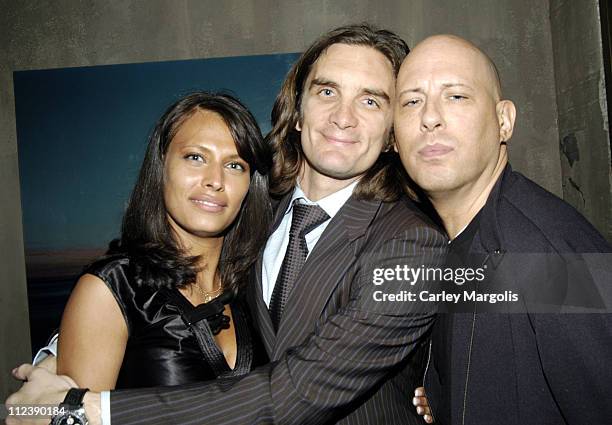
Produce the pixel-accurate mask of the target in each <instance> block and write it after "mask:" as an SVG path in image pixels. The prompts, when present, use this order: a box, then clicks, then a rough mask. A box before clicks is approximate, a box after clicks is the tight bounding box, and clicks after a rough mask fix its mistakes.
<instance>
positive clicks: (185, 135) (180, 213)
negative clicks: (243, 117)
mask: <svg viewBox="0 0 612 425" xmlns="http://www.w3.org/2000/svg"><path fill="white" fill-rule="evenodd" d="M164 177H165V179H164V203H165V207H166V211H167V215H168V220H169V222H170V225H171V227H172V229H173V230H174V232H175V233H176V235H177V236H178V239H179V240H180V241H181V242H182V244H183V245H190V244H189V243H186V242H187V241H189V240H193V238H194V237H198V238H209V237H222V234H223V232H224V231H225V230H226V229H227V228H228V227H229V226H230V225H231V224H232V222H233V221H234V219H235V218H236V216H237V215H238V212H239V211H240V207H241V205H242V201H243V199H244V197H245V196H246V194H247V192H248V189H249V181H250V177H249V165H248V164H247V162H246V161H244V160H243V159H242V158H240V156H239V155H238V151H237V150H236V144H235V143H234V139H233V138H232V135H231V133H230V131H229V129H228V127H227V125H226V124H225V121H223V119H222V118H221V116H219V115H218V114H216V113H214V112H210V111H206V110H199V109H198V110H196V111H195V112H194V113H193V114H192V115H191V116H190V117H189V118H187V119H186V120H185V121H184V122H183V123H182V124H181V125H180V127H179V129H178V131H177V132H176V134H175V136H174V138H173V139H172V142H171V143H170V146H169V147H168V150H167V152H166V155H165V162H164Z"/></svg>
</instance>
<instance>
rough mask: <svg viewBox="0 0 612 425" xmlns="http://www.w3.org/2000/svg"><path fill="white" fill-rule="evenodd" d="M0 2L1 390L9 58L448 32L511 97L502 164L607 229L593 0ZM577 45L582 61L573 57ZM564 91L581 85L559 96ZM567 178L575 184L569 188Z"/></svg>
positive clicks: (20, 329)
mask: <svg viewBox="0 0 612 425" xmlns="http://www.w3.org/2000/svg"><path fill="white" fill-rule="evenodd" d="M0 11H1V13H0V55H1V56H0V57H1V58H2V59H1V63H0V111H1V113H0V179H2V180H1V181H2V184H1V185H0V205H2V207H1V208H0V252H1V253H2V255H1V256H0V347H1V350H2V351H1V353H0V376H1V378H0V397H4V395H5V394H6V393H7V392H8V391H9V390H10V389H14V388H15V387H16V386H17V384H16V383H14V382H12V381H11V380H10V379H9V377H8V376H9V372H8V371H9V370H10V369H11V368H12V367H13V366H14V365H16V364H18V363H20V362H22V361H26V360H28V359H29V357H30V343H29V337H28V334H29V326H28V314H27V298H26V285H25V267H24V253H23V237H22V223H21V201H20V193H19V177H18V176H19V172H18V166H17V164H18V161H17V138H16V130H15V107H14V94H13V80H12V78H13V71H16V70H28V69H47V68H58V67H69V66H87V65H102V64H120V63H134V62H149V61H162V60H177V59H192V58H207V57H222V56H240V55H254V54H270V53H288V52H296V51H301V50H303V49H304V47H305V46H307V45H308V44H309V43H310V42H311V41H312V40H313V39H314V38H315V37H317V36H318V35H320V34H321V33H322V32H324V31H326V30H328V29H330V28H333V27H335V26H338V25H341V24H345V23H352V22H359V21H369V22H372V23H374V24H377V25H379V26H382V27H386V28H389V29H391V30H393V31H395V32H397V33H398V34H400V35H401V36H403V37H404V38H405V39H406V40H407V41H408V42H409V44H410V45H414V44H415V42H416V41H418V40H420V39H422V38H423V37H425V36H427V35H430V34H434V33H454V34H457V35H460V36H463V37H466V38H468V39H470V40H472V41H474V42H475V43H476V44H478V45H480V46H481V47H482V48H483V49H484V50H485V51H487V52H488V53H489V54H490V55H491V57H492V58H493V59H494V60H495V61H496V62H497V64H498V66H499V69H500V73H501V76H502V79H503V87H504V91H505V95H506V96H507V97H509V98H511V99H513V100H514V101H515V102H516V104H517V105H518V109H519V113H518V122H517V129H516V132H515V136H514V137H513V139H512V141H511V143H510V157H511V161H512V163H513V165H514V167H515V168H516V169H518V170H520V171H522V172H523V173H525V174H526V175H527V176H529V177H531V178H533V179H534V180H535V181H537V182H538V183H540V184H541V185H542V186H544V187H545V188H547V189H548V190H550V191H552V192H553V193H555V194H557V195H559V196H566V198H567V199H568V201H570V202H572V203H573V204H574V205H576V206H577V207H578V208H579V209H580V210H581V211H583V212H585V213H586V215H587V217H588V218H589V219H591V220H592V221H593V222H594V224H595V225H596V226H597V227H598V228H599V229H600V230H601V231H602V232H604V233H605V234H606V236H607V237H608V238H609V239H612V227H611V225H610V222H611V220H612V219H611V218H610V192H611V190H610V180H611V178H610V145H609V138H608V137H609V136H608V123H607V119H605V117H606V116H607V109H606V101H605V91H602V90H601V89H599V87H601V84H602V82H603V68H602V58H601V35H600V34H599V15H598V2H597V1H596V0H577V1H571V2H570V1H562V0H550V2H549V1H547V0H538V1H531V0H498V1H495V2H491V1H489V0H461V1H457V0H386V1H380V0H378V1H345V0H312V1H297V0H285V1H281V0H276V1H273V0H259V1H251V2H249V1H246V0H225V1H223V2H218V1H213V0H206V1H202V0H191V1H188V0H177V1H162V0H149V1H144V0H122V1H117V0H105V1H102V0H95V1H78V0H63V1H60V0H58V1H54V2H39V1H34V0H27V1H19V2H16V1H12V0H0ZM573 16H578V17H579V18H578V19H577V20H573V18H572V19H570V17H573ZM566 49H569V50H566ZM576 54H580V55H581V56H579V57H580V60H581V61H582V62H581V66H582V68H577V69H576V68H575V65H576V59H575V58H576V56H575V55H576ZM581 87H586V91H587V92H583V90H581ZM595 87H597V88H598V89H597V90H595ZM568 90H570V91H571V90H573V91H572V92H568ZM575 92H580V94H581V96H583V97H581V98H580V101H579V102H578V101H576V103H575V104H571V103H567V101H566V99H565V97H566V96H568V95H570V96H572V95H573V94H574V93H575ZM557 105H559V106H557ZM599 117H601V118H599ZM570 133H573V134H574V135H575V136H574V137H575V138H576V144H577V146H578V149H579V152H580V161H579V162H574V165H573V168H572V167H570V169H569V170H568V169H566V164H565V163H564V162H563V161H565V160H566V159H563V158H562V155H564V156H565V154H562V153H561V150H560V143H561V140H563V139H564V138H566V137H568V136H570ZM568 140H571V138H570V139H568ZM566 145H567V142H566ZM589 152H591V153H589ZM589 156H592V160H591V159H589V160H587V159H585V158H588V157H589ZM606 159H607V167H606V164H605V163H604V162H605V160H606ZM577 164H578V165H579V167H580V170H578V168H577V167H578V166H577ZM569 177H572V179H573V181H574V182H575V183H576V185H577V186H578V187H579V188H580V191H579V192H580V193H581V194H582V195H581V196H578V197H576V196H575V194H572V192H571V189H569V188H568V183H569V184H571V182H569ZM583 199H584V200H583Z"/></svg>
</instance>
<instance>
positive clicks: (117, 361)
mask: <svg viewBox="0 0 612 425" xmlns="http://www.w3.org/2000/svg"><path fill="white" fill-rule="evenodd" d="M127 338H128V330H127V325H126V323H125V319H124V318H123V315H122V314H121V310H120V308H119V305H118V304H117V301H116V300H115V297H114V296H113V294H112V293H111V291H110V289H109V288H108V287H107V286H106V285H105V284H104V282H103V281H102V280H101V279H100V278H98V277H96V276H94V275H91V274H85V275H83V276H82V277H81V278H80V279H79V281H78V282H77V284H76V286H75V288H74V290H73V291H72V294H71V295H70V299H69V300H68V304H66V308H65V310H64V314H63V316H62V324H61V327H60V337H59V348H58V358H57V372H58V374H62V375H68V376H70V377H71V378H73V379H74V380H75V381H76V383H77V384H78V385H79V386H80V387H81V388H89V389H91V390H96V391H101V390H108V389H113V388H114V387H115V384H116V382H117V376H118V374H119V369H120V367H121V363H122V361H123V355H124V353H125V346H126V343H127Z"/></svg>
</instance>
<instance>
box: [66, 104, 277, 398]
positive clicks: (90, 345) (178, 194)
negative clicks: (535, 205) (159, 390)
mask: <svg viewBox="0 0 612 425" xmlns="http://www.w3.org/2000/svg"><path fill="white" fill-rule="evenodd" d="M271 167H272V152H271V149H270V147H269V146H268V144H266V143H265V142H264V140H263V138H262V136H261V132H260V130H259V127H258V126H257V123H256V121H255V119H254V118H253V116H252V115H251V113H250V112H249V111H248V110H247V109H246V108H245V107H244V105H242V104H241V103H240V102H239V101H238V100H236V99H235V98H233V97H232V96H229V95H226V94H210V93H206V92H197V93H193V94H190V95H188V96H186V97H183V98H182V99H180V100H179V101H178V102H176V103H175V104H173V105H172V106H170V108H169V109H168V110H167V111H166V112H165V113H164V115H163V116H162V117H161V118H160V119H159V121H158V123H157V125H156V127H155V130H154V131H153V133H152V135H151V137H150V139H149V145H148V148H147V151H146V154H145V158H144V161H143V164H142V168H141V170H140V174H139V176H138V180H137V182H136V185H135V187H134V190H133V192H132V196H131V198H130V200H129V203H128V206H127V210H126V212H125V216H124V218H123V224H122V229H121V237H120V239H119V240H116V241H113V242H112V243H111V246H110V249H109V251H108V253H107V254H106V255H105V256H104V257H103V258H101V259H100V260H98V261H96V262H95V263H93V264H92V265H91V266H89V267H88V268H87V269H86V270H85V273H84V274H83V275H82V277H81V278H80V279H79V281H78V283H77V285H76V287H75V289H74V290H73V292H72V294H71V296H70V300H69V301H68V304H67V306H66V309H65V311H64V315H63V317H62V324H61V328H60V339H59V355H58V373H61V374H66V375H69V376H71V377H72V378H74V380H75V381H76V382H77V383H78V384H79V386H81V387H89V388H91V389H95V390H103V389H112V388H126V387H144V386H158V385H178V384H185V383H189V382H194V381H201V380H207V379H215V378H217V377H228V376H237V375H242V374H245V373H247V372H248V371H249V370H250V369H252V368H253V367H255V366H257V365H259V364H262V363H265V362H266V361H267V358H266V355H265V350H264V349H263V346H262V345H261V342H260V340H259V338H258V336H257V334H256V333H255V332H254V330H253V329H252V327H251V320H250V318H249V314H248V309H247V307H246V304H245V300H244V298H243V293H244V291H243V288H244V287H245V285H246V284H247V282H248V273H249V269H250V267H251V265H252V264H253V263H254V261H255V259H256V257H257V254H258V251H259V249H260V248H261V247H262V246H263V244H264V243H265V240H266V233H265V232H266V231H267V227H268V223H269V220H270V218H271V206H270V200H269V197H268V177H267V176H268V172H269V170H270V169H271Z"/></svg>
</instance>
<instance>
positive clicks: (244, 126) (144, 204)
mask: <svg viewBox="0 0 612 425" xmlns="http://www.w3.org/2000/svg"><path fill="white" fill-rule="evenodd" d="M198 110H206V111H211V112H215V113H217V114H219V115H220V116H221V118H223V120H224V121H225V123H226V124H227V126H228V128H229V131H230V133H231V135H232V137H233V139H234V142H235V143H236V149H237V151H238V154H239V155H240V157H241V158H242V159H244V160H245V161H246V162H247V163H248V164H249V167H250V175H251V176H250V178H251V181H250V185H249V191H248V193H247V195H246V197H245V199H244V201H243V203H242V208H241V209H240V212H239V213H238V216H237V217H236V220H235V221H234V223H233V224H232V225H231V226H230V228H229V229H228V230H227V231H226V233H225V238H224V241H223V248H222V250H221V259H220V261H219V271H220V277H221V282H222V285H223V287H224V289H225V290H228V289H229V290H232V291H233V292H236V291H238V290H239V289H240V287H241V286H242V285H244V284H245V283H246V282H247V277H248V272H249V269H250V267H251V265H252V264H253V263H254V261H255V259H256V258H257V255H258V252H259V250H260V249H261V247H262V246H263V244H264V243H265V241H266V237H267V230H268V225H269V222H270V220H271V217H272V209H271V205H270V199H269V195H268V174H269V171H270V170H271V167H272V150H271V147H270V146H269V145H268V144H267V143H266V142H264V139H263V137H262V135H261V130H260V129H259V127H258V125H257V122H256V120H255V118H254V117H253V115H252V114H251V113H250V112H249V111H248V109H247V108H246V107H245V106H244V105H243V104H242V103H240V101H238V100H237V99H236V98H234V97H232V96H230V95H228V94H219V93H207V92H196V93H191V94H189V95H187V96H185V97H183V98H181V99H180V100H178V101H177V102H176V103H174V104H173V105H171V106H170V107H169V108H168V109H167V110H166V112H165V113H164V115H163V116H162V117H161V118H160V119H159V121H158V122H157V124H156V126H155V129H154V130H153V133H152V134H151V136H150V138H149V144H148V147H147V151H146V154H145V157H144V160H143V163H142V167H141V169H140V173H139V175H138V180H137V181H136V185H135V186H134V190H133V192H132V195H131V197H130V200H129V203H128V206H127V210H126V212H125V215H124V217H123V224H122V227H121V238H120V239H119V240H116V241H113V242H112V243H111V246H110V248H109V252H108V254H116V253H122V254H127V255H128V256H129V257H130V265H133V271H134V276H135V279H136V283H137V284H138V285H146V286H150V287H153V288H155V289H158V288H162V287H166V288H173V287H177V288H180V287H183V286H185V285H188V284H190V283H193V282H195V279H196V274H197V272H198V266H197V264H198V261H199V260H200V258H199V257H198V256H195V257H193V256H188V255H187V254H186V253H185V252H184V251H183V249H182V248H181V247H180V244H179V242H178V241H177V240H176V237H175V236H174V232H173V230H172V228H171V227H170V223H169V222H168V218H167V212H166V207H165V203H164V187H163V186H164V160H165V156H166V152H167V151H168V146H169V145H170V142H171V141H172V138H173V137H174V135H175V134H176V133H177V132H178V129H179V127H180V126H181V124H183V123H184V122H185V120H187V119H188V118H189V117H190V116H192V115H193V113H194V112H196V111H198Z"/></svg>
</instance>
